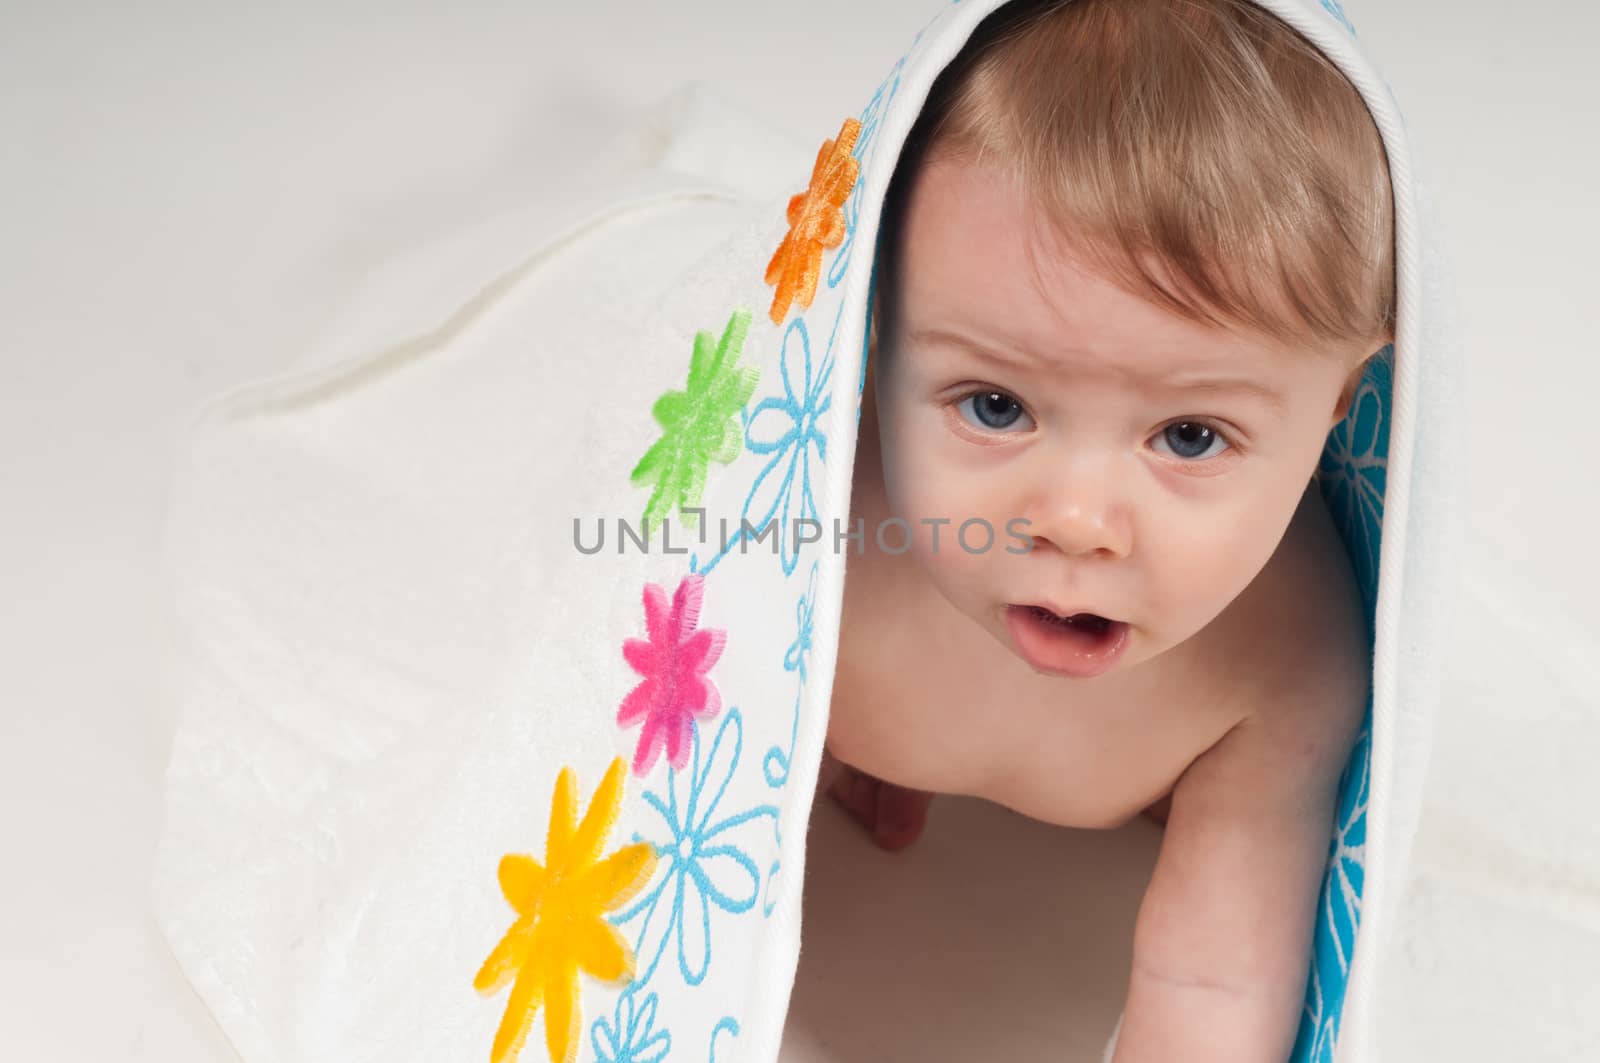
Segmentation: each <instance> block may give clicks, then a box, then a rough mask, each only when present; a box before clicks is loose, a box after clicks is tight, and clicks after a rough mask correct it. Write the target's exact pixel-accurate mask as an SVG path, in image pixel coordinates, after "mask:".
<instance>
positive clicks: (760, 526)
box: [740, 317, 833, 576]
mask: <svg viewBox="0 0 1600 1063" xmlns="http://www.w3.org/2000/svg"><path fill="white" fill-rule="evenodd" d="M779 367H780V376H781V377H782V379H783V394H782V395H781V396H768V397H767V398H764V399H762V400H761V401H760V402H759V403H757V404H756V408H755V409H754V410H753V411H751V413H750V423H749V425H748V426H747V427H746V429H745V446H746V447H747V448H748V449H749V451H750V452H751V453H752V454H761V455H771V457H770V458H769V459H768V461H767V463H766V465H765V466H763V467H762V469H761V471H760V472H759V473H758V474H757V475H756V479H755V483H754V484H752V485H751V487H750V494H749V495H748V496H747V497H746V498H745V502H744V510H743V511H742V512H741V513H740V519H741V521H747V522H748V523H749V524H750V525H751V526H752V527H754V528H755V529H756V530H757V533H758V534H759V533H760V532H761V531H762V530H764V529H765V528H766V526H767V524H768V522H770V521H777V522H778V523H777V527H776V533H777V538H778V553H779V557H780V559H781V563H782V565H783V573H784V575H786V576H787V575H789V574H790V573H792V572H793V571H794V569H795V565H796V564H798V563H799V559H800V545H799V538H798V535H797V534H796V525H795V521H796V520H809V521H812V522H815V521H816V520H817V500H816V494H815V490H814V488H813V487H812V468H811V465H812V460H813V458H812V454H813V452H815V460H816V461H817V462H818V463H819V464H820V463H821V462H823V461H825V460H826V459H827V456H828V438H827V435H826V433H825V432H824V431H823V429H822V418H823V415H824V414H826V413H827V412H828V408H829V407H830V406H831V405H832V404H833V396H832V395H831V394H829V392H830V390H831V385H832V382H833V357H832V355H831V354H829V355H828V356H826V357H824V358H823V360H822V363H821V364H820V365H814V364H813V362H812V357H811V334H810V332H809V331H808V330H807V328H806V321H805V318H803V317H796V318H794V319H793V320H791V321H790V322H789V326H788V327H787V328H786V329H785V330H784V333H783V349H782V354H781V355H780V361H779ZM741 529H742V525H741Z"/></svg>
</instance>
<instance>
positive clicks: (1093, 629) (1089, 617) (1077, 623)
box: [1028, 605, 1113, 638]
mask: <svg viewBox="0 0 1600 1063" xmlns="http://www.w3.org/2000/svg"><path fill="white" fill-rule="evenodd" d="M1028 609H1029V610H1031V611H1032V613H1033V615H1034V616H1036V617H1038V618H1039V619H1040V620H1042V621H1044V622H1045V623H1047V624H1053V625H1055V626H1056V627H1062V628H1069V629H1071V630H1073V631H1078V632H1082V633H1083V634H1085V635H1093V636H1095V637H1096V638H1098V637H1100V636H1103V635H1104V634H1105V633H1106V631H1107V630H1108V629H1109V628H1110V627H1111V625H1112V623H1113V621H1110V620H1107V619H1106V618H1105V617H1103V616H1096V615H1095V614H1094V613H1074V614H1072V615H1071V616H1057V615H1056V614H1055V613H1052V612H1051V611H1050V610H1048V609H1046V608H1044V607H1043V606H1039V605H1030V606H1028Z"/></svg>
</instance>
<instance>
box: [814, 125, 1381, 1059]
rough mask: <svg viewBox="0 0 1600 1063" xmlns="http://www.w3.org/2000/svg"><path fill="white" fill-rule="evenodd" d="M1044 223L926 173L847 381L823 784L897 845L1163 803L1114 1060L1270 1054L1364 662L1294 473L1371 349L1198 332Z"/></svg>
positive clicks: (1345, 578) (1325, 544) (981, 172)
mask: <svg viewBox="0 0 1600 1063" xmlns="http://www.w3.org/2000/svg"><path fill="white" fill-rule="evenodd" d="M1045 231H1046V230H1045V227H1044V223H1043V222H1042V220H1041V218H1040V216H1039V215H1037V214H1036V213H1035V208H1034V206H1033V204H1032V203H1031V202H1030V201H1029V200H1028V199H1027V197H1026V196H1025V194H1024V193H1023V192H1022V191H1020V190H1019V189H1018V188H1017V187H1016V186H1015V185H1014V184H1013V183H1012V182H1011V181H1009V180H1008V179H1007V177H1006V175H1005V174H1004V173H1002V172H1000V171H998V170H986V169H984V168H983V167H982V166H981V165H979V164H977V163H973V162H968V161H960V160H956V159H952V158H945V157H936V158H935V159H934V160H932V161H930V162H929V163H927V164H926V165H925V167H924V168H923V170H922V171H921V172H920V173H919V174H918V177H917V181H916V184H915V187H914V189H913V193H912V196H911V199H910V201H909V203H908V206H907V215H906V218H905V223H904V233H903V237H902V242H901V245H900V254H901V258H900V259H899V261H900V262H901V263H903V266H902V268H901V269H900V271H899V277H900V279H899V282H898V285H897V292H895V293H890V294H889V295H888V296H886V297H887V298H891V299H895V300H896V302H895V303H894V304H893V305H894V312H893V313H892V314H891V315H890V316H889V319H888V320H889V325H888V328H889V330H890V334H891V338H889V339H887V340H886V341H885V344H884V347H885V350H884V351H883V352H882V356H881V357H880V352H878V351H876V350H875V351H874V352H873V355H872V358H871V360H870V362H869V378H868V381H867V386H866V391H865V393H864V396H863V410H862V417H861V422H860V442H859V446H858V451H857V458H856V465H855V474H854V485H853V488H852V500H851V519H852V521H854V520H856V519H862V520H864V521H865V528H866V536H865V549H864V552H861V553H857V552H856V549H855V548H854V547H852V548H851V550H850V553H849V554H848V555H847V560H846V573H845V590H844V605H843V615H842V619H841V632H840V649H839V658H838V667H837V672H836V676H835V683H834V688H833V701H832V709H831V715H830V719H829V725H828V735H827V750H828V755H827V758H826V760H825V765H824V772H823V775H822V777H821V782H820V786H822V787H824V788H826V789H827V790H828V791H829V792H831V793H832V794H833V795H834V796H835V797H836V798H837V799H838V800H839V801H840V802H841V803H842V804H844V806H845V807H846V808H848V809H850V811H851V812H852V813H853V814H854V815H855V816H856V817H857V818H858V819H860V820H861V822H862V823H863V824H864V825H865V826H866V827H867V828H868V829H869V830H870V831H872V832H873V835H874V838H875V839H876V840H877V842H878V843H879V844H880V845H883V846H884V847H886V848H891V849H893V848H899V847H902V846H905V845H908V844H911V843H912V842H914V841H915V839H916V838H917V836H918V834H919V833H920V832H921V830H922V828H923V825H924V823H925V822H926V818H927V815H928V805H929V802H930V801H931V800H932V798H933V795H934V794H936V793H954V794H969V795H976V796H979V797H983V798H986V799H989V800H992V801H995V802H998V803H1000V804H1002V805H1005V806H1007V807H1009V808H1012V809H1014V810H1016V811H1018V812H1020V813H1023V814H1025V815H1028V816H1032V817H1035V818H1037V819H1040V820H1043V821H1046V822H1049V823H1054V824H1060V825H1064V826H1072V827H1093V828H1111V827H1117V826H1120V825H1122V824H1124V823H1126V822H1128V821H1129V820H1131V819H1132V818H1133V817H1135V816H1137V815H1139V814H1140V813H1141V812H1144V811H1148V812H1149V813H1150V814H1151V816H1152V818H1155V819H1157V820H1158V821H1164V824H1165V826H1164V831H1163V838H1162V843H1161V850H1160V855H1159V857H1158V860H1157V865H1156V869H1155V872H1154V874H1153V876H1152V878H1151V881H1150V883H1149V886H1148V888H1147V889H1146V892H1145V894H1144V897H1143V899H1142V902H1141V904H1140V908H1139V914H1138V919H1137V922H1136V927H1135V933H1134V941H1133V965H1132V967H1133V974H1132V978H1131V982H1130V984H1129V986H1128V993H1127V999H1126V1004H1125V1009H1124V1017H1123V1021H1122V1026H1121V1031H1120V1034H1119V1038H1118V1041H1117V1046H1116V1053H1115V1057H1114V1058H1115V1063H1172V1061H1174V1060H1183V1061H1184V1063H1206V1061H1209V1060H1216V1061H1227V1063H1254V1061H1259V1063H1282V1060H1284V1059H1285V1058H1286V1057H1287V1056H1288V1054H1289V1051H1290V1050H1291V1048H1292V1046H1293V1042H1294V1038H1295V1032H1296V1027H1297V1023H1298V1019H1299V1013H1300V1008H1301V1003H1302V1000H1303V996H1304V992H1305V985H1306V972H1307V969H1308V964H1309V961H1310V948H1311V935H1312V930H1313V926H1314V922H1315V907H1316V902H1317V898H1318V892H1319V888H1320V884H1321V878H1322V874H1323V872H1324V869H1325V864H1326V859H1327V854H1328V844H1329V839H1330V835H1331V831H1332V822H1333V816H1334V809H1335V802H1336V800H1337V788H1338V779H1339V775H1340V772H1341V770H1342V769H1343V767H1344V765H1345V762H1346V760H1347V758H1348V756H1349V754H1350V751H1351V749H1352V747H1353V745H1354V743H1355V739H1356V737H1357V733H1358V730H1359V727H1360V722H1361V718H1362V715H1363V710H1364V708H1365V701H1366V692H1367V684H1368V679H1369V676H1370V662H1369V651H1368V645H1369V643H1368V639H1367V635H1366V628H1365V620H1364V617H1363V615H1362V610H1361V604H1360V596H1359V592H1358V590H1357V587H1356V584H1355V580H1354V576H1353V573H1352V571H1351V569H1350V566H1349V562H1348V559H1347V557H1346V555H1345V552H1344V547H1343V545H1342V543H1341V541H1340V538H1339V535H1338V533H1337V531H1336V530H1335V528H1334V526H1333V524H1332V521H1331V519H1330V518H1329V515H1328V513H1327V511H1326V510H1325V508H1324V506H1323V503H1322V501H1321V496H1320V494H1319V491H1318V489H1317V487H1316V484H1315V483H1314V482H1312V481H1311V474H1312V471H1313V470H1314V468H1315V465H1316V461H1317V458H1318V456H1319V454H1320V452H1321V449H1322V446H1323V442H1324V439H1325V438H1326V435H1327V433H1328V431H1329V429H1330V428H1331V427H1332V426H1333V424H1335V423H1336V422H1337V421H1338V420H1339V419H1340V418H1341V417H1342V416H1343V414H1344V411H1345V409H1346V408H1347V406H1348V402H1349V396H1350V394H1351V387H1352V385H1353V384H1354V382H1355V381H1356V379H1357V378H1358V373H1357V370H1358V367H1359V364H1360V362H1361V361H1362V359H1363V358H1364V357H1365V356H1366V355H1367V354H1370V353H1371V350H1372V349H1375V346H1376V345H1374V346H1373V347H1371V348H1368V349H1366V350H1358V349H1355V348H1354V347H1352V349H1350V350H1345V351H1310V350H1303V349H1299V348H1295V347H1292V346H1288V345H1284V344H1281V343H1279V342H1277V341H1272V340H1269V339H1266V338H1263V337H1260V336H1257V335H1255V334H1247V333H1242V332H1239V331H1235V330H1226V329H1222V328H1213V327H1208V326H1205V325H1202V324H1199V323H1196V322H1193V321H1190V320H1187V319H1185V318H1182V317H1179V316H1177V315H1176V314H1174V313H1172V312H1169V311H1168V310H1166V309H1163V308H1160V307H1158V306H1156V305H1155V304H1154V303H1152V302H1150V301H1147V300H1146V299H1143V298H1141V297H1139V296H1136V295H1133V294H1131V293H1129V292H1127V291H1125V290H1123V289H1121V288H1119V287H1117V286H1115V285H1114V284H1112V283H1111V282H1110V281H1109V280H1106V279H1104V278H1102V277H1101V276H1100V275H1099V274H1097V273H1096V272H1095V271H1094V269H1093V268H1092V267H1091V266H1090V265H1089V264H1088V262H1087V260H1086V259H1084V258H1081V257H1079V256H1077V255H1076V254H1075V253H1074V252H1073V251H1072V249H1071V248H1070V247H1068V246H1067V245H1066V243H1065V242H1063V241H1061V240H1058V239H1046V238H1045V237H1043V236H1042V235H1041V234H1043V233H1044V232H1045ZM1208 382H1209V383H1208ZM1252 387H1253V389H1254V390H1252ZM891 517H898V518H900V519H901V520H903V521H904V522H906V524H909V526H910V529H911V533H912V534H911V536H910V549H909V550H907V551H905V552H901V553H895V552H892V551H895V550H900V549H901V546H902V544H903V542H904V541H905V536H906V533H905V531H904V530H903V529H904V525H897V524H893V523H891V524H888V525H883V526H884V527H885V528H886V529H887V530H886V531H885V532H884V542H885V544H886V547H887V548H883V547H880V546H879V544H878V543H877V542H876V541H875V533H874V532H875V529H877V528H878V527H879V526H880V525H882V524H883V522H884V521H886V520H888V519H889V518H891ZM974 517H981V518H983V519H985V520H986V521H988V523H989V525H990V526H991V527H992V528H994V529H995V538H994V541H993V544H992V545H991V546H990V547H989V549H987V550H985V551H981V552H980V551H978V550H977V549H976V548H977V547H978V546H981V545H982V542H983V539H984V535H983V534H982V532H981V529H979V528H977V527H976V526H974V527H973V528H970V529H969V532H970V533H971V534H970V535H969V536H968V538H967V540H966V542H967V544H968V545H969V546H971V547H972V549H968V548H966V547H964V546H962V545H961V544H960V543H958V541H957V537H956V532H957V529H958V528H959V526H960V525H961V524H962V522H963V521H966V520H968V519H969V518H974ZM1014 518H1021V519H1022V520H1024V521H1026V524H1025V525H1024V524H1014V525H1012V527H1013V528H1020V529H1022V531H1021V535H1022V537H1023V538H1026V539H1027V540H1028V542H1027V545H1028V546H1029V547H1030V548H1029V549H1027V550H1025V551H1024V550H1022V543H1021V541H1020V540H1019V538H1018V537H1015V536H1010V535H1007V532H1006V529H1007V521H1010V520H1013V519H1014ZM940 520H946V521H948V523H944V524H940V523H938V522H939V521H940ZM935 534H938V535H939V536H940V538H939V541H938V543H937V546H935V543H934V536H935ZM1008 547H1010V548H1011V549H1010V550H1008V549H1007V548H1008ZM1029 607H1039V608H1042V609H1047V610H1049V611H1050V612H1052V613H1056V614H1059V615H1060V616H1071V615H1073V614H1080V616H1079V620H1078V621H1077V622H1075V624H1074V625H1072V626H1073V627H1078V628H1083V629H1084V631H1086V632H1087V633H1083V634H1076V633H1073V631H1071V630H1063V629H1062V627H1061V625H1060V624H1059V623H1054V624H1052V622H1051V621H1050V619H1049V618H1048V617H1045V616H1043V614H1041V613H1040V612H1039V610H1038V609H1030V608H1029ZM1081 614H1093V615H1094V616H1095V617H1099V618H1102V619H1103V620H1105V621H1114V622H1115V623H1114V624H1111V625H1110V626H1105V627H1104V630H1099V629H1100V628H1101V627H1102V626H1103V625H1102V624H1101V623H1100V622H1099V621H1089V622H1088V623H1085V620H1088V618H1086V617H1084V616H1082V615H1081ZM1062 903H1066V904H1070V903H1071V899H1070V898H1063V899H1062Z"/></svg>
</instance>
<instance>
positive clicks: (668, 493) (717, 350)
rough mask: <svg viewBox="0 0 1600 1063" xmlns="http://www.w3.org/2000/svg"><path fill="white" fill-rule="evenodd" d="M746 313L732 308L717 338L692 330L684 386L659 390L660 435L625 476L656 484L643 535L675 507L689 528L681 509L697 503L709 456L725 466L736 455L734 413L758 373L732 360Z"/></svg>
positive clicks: (738, 440) (740, 438) (740, 436)
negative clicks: (719, 337) (692, 348)
mask: <svg viewBox="0 0 1600 1063" xmlns="http://www.w3.org/2000/svg"><path fill="white" fill-rule="evenodd" d="M750 316H751V315H750V311H748V310H745V309H743V308H740V309H738V310H735V311H734V312H733V316H732V317H730V318H729V319H728V325H727V327H726V328H725V329H723V331H722V339H720V340H718V339H716V338H715V337H713V336H712V334H711V333H710V332H704V331H702V332H698V333H696V334H695V337H694V356H693V357H692V358H691V359H690V361H689V382H688V384H687V385H686V386H685V388H684V390H683V391H668V392H666V393H665V394H663V395H662V396H661V397H660V398H659V399H657V400H656V403H655V406H654V407H652V408H651V410H650V413H651V415H652V416H653V417H655V419H656V422H657V423H658V424H660V425H661V429H662V435H661V438H660V439H658V440H656V442H655V444H654V445H653V446H651V448H650V449H649V450H648V451H646V452H645V455H644V457H642V458H640V459H639V464H637V465H635V466H634V467H633V472H631V473H629V475H628V479H629V480H631V481H632V482H633V484H634V486H636V487H642V486H644V485H645V484H650V483H653V484H655V490H654V491H652V492H650V501H649V503H647V504H646V506H645V510H644V526H645V531H646V532H647V533H648V534H654V532H655V530H656V529H657V528H659V527H660V526H661V525H662V524H663V523H664V522H665V521H666V519H667V517H668V516H670V515H671V514H672V511H673V510H674V509H677V510H679V511H680V514H679V517H680V519H681V520H683V522H684V523H685V524H686V525H688V526H690V527H693V526H694V514H692V513H691V514H684V513H682V512H681V511H682V510H683V509H684V508H685V507H693V506H694V505H696V504H697V503H698V502H699V501H700V493H701V492H702V491H703V490H704V489H705V485H706V469H707V468H708V467H709V466H710V464H711V462H712V461H713V460H715V461H720V462H722V463H723V464H727V463H728V462H731V461H732V460H733V459H734V458H736V457H738V456H739V449H740V447H741V446H742V445H743V442H744V430H743V428H741V427H740V424H739V419H738V416H737V415H738V413H739V411H740V410H741V409H743V408H744V404H745V403H746V402H748V401H750V396H751V395H752V394H754V393H755V390H756V380H757V378H758V377H759V376H760V375H761V370H760V369H759V368H757V367H755V366H748V365H738V364H736V363H737V362H738V360H739V352H740V349H741V348H743V347H744V338H745V334H746V333H748V332H749V331H750Z"/></svg>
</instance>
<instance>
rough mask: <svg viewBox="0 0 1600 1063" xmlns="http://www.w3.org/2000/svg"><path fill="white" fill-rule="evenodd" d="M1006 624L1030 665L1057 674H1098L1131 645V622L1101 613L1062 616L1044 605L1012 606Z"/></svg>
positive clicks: (1007, 611)
mask: <svg viewBox="0 0 1600 1063" xmlns="http://www.w3.org/2000/svg"><path fill="white" fill-rule="evenodd" d="M1006 625H1007V628H1008V630H1009V631H1010V633H1011V638H1012V641H1013V643H1014V644H1015V646H1016V648H1017V651H1018V653H1020V654H1021V655H1022V657H1023V658H1024V659H1025V660H1027V662H1028V663H1029V664H1031V665H1033V667H1034V668H1035V669H1037V670H1040V671H1045V672H1053V673H1056V674H1058V675H1071V676H1080V677H1084V678H1087V677H1089V676H1095V675H1099V674H1100V673H1101V672H1104V671H1105V670H1107V669H1108V668H1110V667H1111V666H1112V665H1113V664H1115V663H1116V661H1117V658H1119V657H1121V656H1122V651H1123V650H1124V649H1126V648H1127V644H1128V625H1127V624H1125V623H1123V622H1122V621H1120V620H1112V619H1111V618H1109V617H1104V616H1101V615H1099V614H1098V613H1072V614H1070V615H1063V614H1060V613H1056V612H1053V611H1052V610H1050V609H1046V608H1045V607H1044V606H1042V605H1013V606H1010V607H1009V608H1008V609H1007V610H1006Z"/></svg>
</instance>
